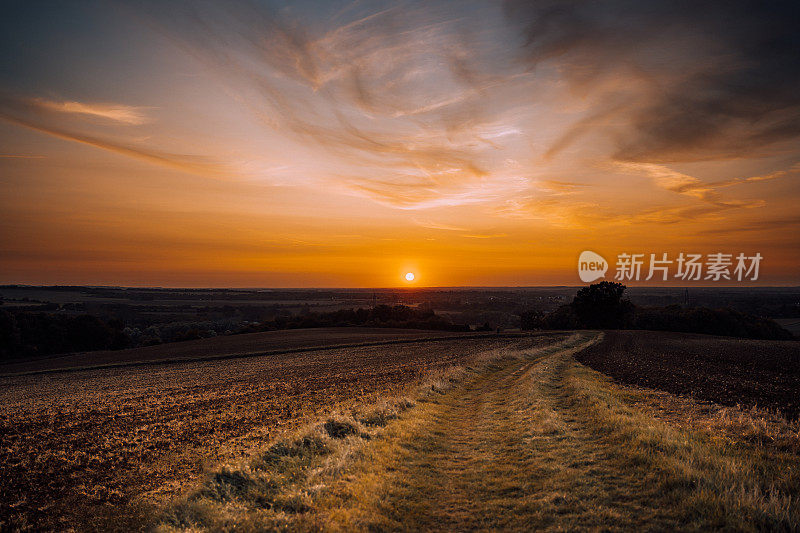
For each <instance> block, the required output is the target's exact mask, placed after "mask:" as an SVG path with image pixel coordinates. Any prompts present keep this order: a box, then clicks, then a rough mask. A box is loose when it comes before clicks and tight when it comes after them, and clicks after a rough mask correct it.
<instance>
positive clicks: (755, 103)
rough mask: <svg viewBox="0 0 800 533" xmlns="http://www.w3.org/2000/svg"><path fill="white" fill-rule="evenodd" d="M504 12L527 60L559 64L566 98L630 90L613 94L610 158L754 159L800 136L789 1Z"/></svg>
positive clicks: (510, 6)
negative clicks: (612, 84) (613, 86)
mask: <svg viewBox="0 0 800 533" xmlns="http://www.w3.org/2000/svg"><path fill="white" fill-rule="evenodd" d="M506 11H507V13H508V15H509V18H510V20H512V21H514V22H515V23H518V24H520V25H521V26H522V28H523V32H524V37H525V44H524V54H525V58H526V60H527V61H529V62H530V64H531V65H533V66H534V67H536V66H540V65H544V64H554V65H556V66H557V68H558V70H559V72H560V73H561V74H562V75H563V76H564V77H565V78H566V79H567V80H568V81H569V82H570V86H571V87H572V89H573V90H578V91H582V92H584V93H585V94H591V93H592V91H593V90H595V89H596V87H597V86H599V85H601V84H603V83H605V82H607V80H608V79H609V78H613V77H619V78H620V79H626V78H629V79H630V82H631V83H629V84H625V83H623V84H621V86H620V87H619V88H618V90H617V91H616V96H619V95H624V97H625V99H626V101H627V105H626V107H625V109H624V110H621V111H619V113H621V114H622V116H623V117H624V123H625V124H626V125H627V128H623V129H622V131H620V132H619V137H618V138H617V140H616V142H617V153H616V158H617V159H620V160H628V161H661V162H667V161H682V160H700V159H714V158H728V157H739V156H747V155H760V154H764V153H767V152H770V151H775V150H778V149H780V148H781V145H782V144H783V143H787V142H791V141H794V140H797V138H798V137H800V90H798V86H800V31H798V28H799V27H800V15H799V14H800V4H799V3H798V2H796V1H772V2H759V1H746V0H725V1H702V0H701V1H691V2H689V1H672V0H656V1H641V0H638V1H637V0H606V1H602V2H596V1H529V0H509V1H508V2H507V3H506ZM610 100H611V101H610V102H608V103H607V104H606V105H607V106H608V107H609V108H611V107H614V106H618V105H619V101H618V100H615V99H614V98H610ZM615 111H617V110H615ZM594 113H595V115H597V114H602V110H597V109H595V110H594ZM619 122H620V120H619V116H617V117H616V118H615V120H614V123H615V124H617V125H618V124H619ZM591 125H592V121H590V123H589V126H591ZM584 126H586V124H582V125H581V128H583V127H584ZM570 135H571V136H572V137H570V138H565V139H562V140H561V141H560V143H561V144H559V145H557V147H556V148H557V149H561V148H563V147H564V144H566V143H568V142H570V141H571V140H573V138H574V136H575V131H573V132H570Z"/></svg>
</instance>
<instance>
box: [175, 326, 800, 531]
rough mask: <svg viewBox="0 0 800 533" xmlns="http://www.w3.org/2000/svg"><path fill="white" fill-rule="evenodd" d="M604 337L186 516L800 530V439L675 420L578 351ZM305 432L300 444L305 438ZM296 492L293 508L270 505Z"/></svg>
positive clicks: (498, 364)
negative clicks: (277, 492) (791, 445)
mask: <svg viewBox="0 0 800 533" xmlns="http://www.w3.org/2000/svg"><path fill="white" fill-rule="evenodd" d="M596 339H597V335H596V334H592V333H582V334H577V335H573V336H572V337H570V338H569V339H567V340H566V341H564V342H561V343H555V344H553V345H551V346H550V347H545V348H544V349H539V350H531V351H528V352H527V353H524V354H516V355H513V356H510V355H508V354H506V356H505V357H500V358H497V359H495V360H493V361H490V362H488V363H485V364H483V365H480V366H479V367H478V366H476V367H475V368H470V369H467V370H466V372H465V375H464V376H462V378H461V379H460V380H458V381H457V382H456V383H455V384H453V385H452V386H450V387H443V388H441V389H437V390H436V391H434V392H431V393H429V394H427V395H426V396H425V397H424V398H423V399H421V400H420V401H418V402H417V405H416V406H415V407H413V408H410V409H408V410H406V411H404V412H402V413H401V414H400V415H399V418H397V419H395V420H393V421H391V422H389V423H387V424H386V425H385V427H381V428H380V429H379V430H378V431H377V432H376V433H374V435H373V436H368V435H367V436H365V435H364V434H363V433H362V434H361V435H360V436H357V435H356V434H355V433H356V432H354V434H352V435H350V436H348V437H346V438H343V439H341V438H340V439H336V438H334V439H329V440H324V439H323V441H324V442H334V441H335V443H334V444H333V448H330V449H331V450H333V451H326V452H325V454H324V456H323V457H321V458H319V460H316V459H308V461H307V462H305V463H303V465H302V469H297V464H298V463H297V461H296V460H295V459H292V461H294V462H291V463H290V462H286V463H285V464H286V465H294V466H290V467H289V470H287V471H286V472H284V474H282V475H284V478H281V479H291V480H293V481H292V482H291V483H290V486H288V485H287V487H286V488H285V490H283V491H282V493H283V496H281V498H283V500H279V499H276V498H275V497H272V496H270V497H271V498H272V499H271V500H270V501H271V502H273V503H271V504H270V505H264V504H263V503H262V504H261V505H260V508H255V507H254V506H253V504H252V502H253V501H255V500H258V498H261V500H262V502H263V499H264V497H263V491H262V492H261V493H258V494H261V496H258V497H256V496H253V494H255V493H253V492H252V491H251V492H247V491H244V493H242V492H241V491H240V493H241V494H245V493H246V494H247V495H246V496H244V497H239V498H238V500H237V498H236V497H234V498H230V499H229V501H228V503H226V504H224V505H223V508H222V511H220V507H219V506H218V507H215V508H214V509H215V510H214V511H209V509H208V508H206V510H205V511H203V513H205V516H213V517H214V520H213V522H208V521H207V520H205V521H204V522H201V523H200V524H198V522H197V521H193V520H186V519H185V518H184V519H181V520H179V522H181V523H183V525H184V527H185V526H190V527H196V526H198V525H201V528H200V529H202V525H205V526H207V527H209V528H210V529H222V530H226V529H237V530H245V531H246V530H260V529H262V528H265V529H273V528H289V529H299V530H333V531H336V530H348V531H349V530H362V531H468V530H495V531H496V530H514V531H526V530H532V529H537V530H538V529H545V530H556V531H560V530H598V529H602V530H634V531H641V530H657V531H664V530H676V529H677V530H708V529H725V530H734V531H735V530H741V531H748V530H752V531H756V530H764V529H770V530H786V531H791V530H800V505H798V492H799V491H798V489H800V460H799V459H798V455H797V453H796V452H797V450H796V449H794V450H787V449H778V448H776V447H770V446H761V445H754V444H753V443H752V442H740V441H737V440H730V439H720V438H718V437H719V435H716V434H712V433H710V432H703V431H698V430H696V429H692V428H688V427H683V426H678V425H674V424H671V423H670V422H669V421H668V420H667V419H665V418H663V417H661V416H660V415H659V412H660V411H659V410H658V409H655V410H654V409H653V401H652V398H650V397H648V396H647V394H648V393H645V392H642V391H636V390H632V389H626V388H622V387H618V386H617V385H614V384H613V383H611V382H610V381H609V380H608V379H606V378H605V377H604V376H602V375H601V374H598V373H596V372H594V371H592V370H590V369H588V368H586V367H584V366H582V365H580V364H579V363H577V362H576V361H575V360H574V359H573V357H572V355H573V354H574V353H575V352H577V351H579V350H581V349H583V348H584V347H585V346H587V345H588V344H590V343H592V342H594V341H595V340H596ZM355 419H357V417H355V418H354V420H355ZM315 438H316V437H315ZM325 439H327V437H325ZM302 442H306V441H302ZM302 442H301V441H295V443H294V444H293V446H295V447H297V446H301V445H302V446H304V448H303V449H308V445H306V444H302ZM314 442H317V441H314ZM320 442H322V441H320ZM314 446H316V447H319V446H320V444H319V443H317V444H314ZM326 446H327V445H326ZM325 449H326V450H328V449H329V448H325ZM290 455H291V454H290ZM295 455H296V456H298V457H300V456H302V457H307V456H306V455H303V454H302V453H300V452H298V453H297V454H295ZM305 460H306V459H304V461H305ZM271 464H272V463H271ZM301 471H302V472H304V473H303V474H302V475H301ZM247 472H250V471H249V470H248V471H247ZM287 472H288V473H287ZM226 475H229V474H226ZM270 479H271V480H272V481H271V483H272V485H270V486H274V484H275V483H274V480H275V479H277V478H275V477H274V476H273V477H271V478H270ZM298 480H299V481H298ZM214 490H215V491H216V492H219V489H218V488H215V489H214ZM225 490H226V491H227V492H226V493H230V492H231V491H230V490H229V489H225ZM248 490H249V489H248ZM256 493H257V491H256ZM287 494H291V495H293V496H292V498H294V499H291V500H290V501H291V502H295V503H294V504H291V505H284V504H276V503H275V502H279V501H286V495H287ZM298 498H299V500H298ZM298 501H302V505H298V504H297V503H296V502H298ZM267 507H268V509H267ZM195 514H196V515H197V514H198V513H195ZM199 514H202V513H199ZM184 516H186V513H184Z"/></svg>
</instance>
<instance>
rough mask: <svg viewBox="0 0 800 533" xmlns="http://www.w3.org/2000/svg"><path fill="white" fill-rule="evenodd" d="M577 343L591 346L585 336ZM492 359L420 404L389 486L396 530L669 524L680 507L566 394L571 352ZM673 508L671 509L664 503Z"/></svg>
mask: <svg viewBox="0 0 800 533" xmlns="http://www.w3.org/2000/svg"><path fill="white" fill-rule="evenodd" d="M576 344H577V345H578V348H577V349H580V347H583V346H584V345H585V339H579V340H578V342H577V343H576ZM575 350H576V348H571V349H566V350H561V351H559V352H558V353H556V354H554V355H548V356H545V357H542V358H541V359H540V360H538V361H536V360H534V361H530V360H520V361H512V362H510V363H509V362H501V363H499V364H497V365H492V366H491V367H490V368H489V369H488V371H487V372H485V373H482V374H479V375H478V376H477V377H476V378H475V379H474V380H471V381H469V382H468V383H466V384H465V385H464V386H463V387H458V388H456V389H455V390H453V391H452V392H451V393H449V394H446V395H443V396H442V397H441V398H440V399H438V400H437V401H436V402H433V403H431V404H430V405H429V406H427V409H426V408H423V410H424V411H426V412H425V413H422V412H421V413H419V415H418V416H420V418H424V419H425V423H424V424H421V425H420V426H418V428H417V429H418V430H417V431H415V432H414V433H413V434H411V435H408V436H407V437H406V438H405V439H404V442H403V444H402V445H401V447H400V448H401V451H400V455H399V456H398V457H397V462H396V464H397V465H398V466H397V470H396V471H395V472H394V473H393V475H391V476H390V477H391V478H392V482H391V483H390V484H389V485H388V486H387V487H385V489H384V490H385V493H384V494H383V497H382V498H381V499H382V500H383V501H382V503H380V504H379V505H378V507H379V508H380V511H381V512H380V513H379V516H382V517H384V519H386V522H384V523H383V524H381V526H383V527H386V528H387V529H395V528H397V529H408V530H449V531H452V530H458V531H464V530H475V529H483V530H487V529H489V530H492V529H503V530H508V529H512V530H525V529H529V528H543V527H557V528H567V529H573V528H575V527H581V526H583V527H597V526H601V525H604V524H605V525H608V526H616V527H630V528H635V527H637V526H642V525H644V524H649V525H650V527H659V525H660V526H661V527H667V525H668V524H675V523H676V521H680V520H681V517H680V514H681V513H676V512H675V511H674V509H673V510H671V511H670V510H669V509H670V507H673V506H669V505H666V506H663V504H664V503H666V502H663V501H658V500H659V494H658V489H659V487H658V485H657V484H656V485H655V486H653V487H648V486H647V485H648V483H649V482H650V481H652V475H650V474H649V472H647V471H645V469H644V468H638V469H634V470H630V469H627V471H625V470H622V469H621V468H620V466H621V465H620V464H619V461H616V460H615V458H614V455H615V454H614V453H613V450H610V449H609V447H608V446H607V445H604V443H602V442H601V440H602V439H600V438H598V436H597V433H596V432H595V431H594V430H593V429H592V427H590V425H589V422H588V421H587V420H585V419H582V418H581V417H579V416H578V414H577V413H575V412H573V410H572V409H571V408H570V406H569V405H568V404H567V402H565V400H566V398H567V391H566V388H567V387H568V385H567V384H566V383H565V380H566V378H567V372H566V371H567V368H568V366H569V361H570V360H571V358H570V355H571V353H573V352H574V351H575ZM665 507H666V510H665Z"/></svg>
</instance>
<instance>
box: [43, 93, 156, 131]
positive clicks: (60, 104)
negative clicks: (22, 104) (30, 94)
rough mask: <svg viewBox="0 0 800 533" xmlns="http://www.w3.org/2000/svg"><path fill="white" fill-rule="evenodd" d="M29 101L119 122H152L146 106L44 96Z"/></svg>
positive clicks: (61, 111)
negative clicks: (50, 98) (58, 99)
mask: <svg viewBox="0 0 800 533" xmlns="http://www.w3.org/2000/svg"><path fill="white" fill-rule="evenodd" d="M31 102H32V103H33V104H34V105H36V106H39V107H41V108H43V109H46V110H49V111H57V112H59V113H70V114H76V115H85V116H90V117H98V118H102V119H107V120H110V121H113V122H118V123H121V124H130V125H135V126H139V125H142V124H147V123H148V122H152V118H151V117H149V116H147V113H146V108H143V107H134V106H128V105H122V104H101V103H85V102H75V101H57V100H48V99H45V98H32V99H31Z"/></svg>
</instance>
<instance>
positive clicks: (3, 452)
mask: <svg viewBox="0 0 800 533" xmlns="http://www.w3.org/2000/svg"><path fill="white" fill-rule="evenodd" d="M342 333H345V332H342ZM350 334H351V335H354V333H352V332H351V333H350ZM357 334H358V333H356V335H357ZM306 335H307V334H306ZM509 342H515V341H513V340H512V341H509V340H508V339H502V338H499V339H498V338H485V339H471V340H469V341H464V340H456V339H454V340H444V341H438V342H412V343H409V344H404V343H398V344H391V345H385V346H376V347H362V348H347V349H331V350H321V351H314V352H305V353H287V354H283V355H271V356H265V357H252V358H245V359H231V360H223V361H204V362H192V363H181V364H170V365H156V366H136V367H123V368H110V369H103V370H89V371H81V372H70V373H50V374H39V375H28V376H16V377H5V378H0V470H1V471H2V472H3V483H2V487H0V530H2V529H3V523H5V524H6V525H8V524H10V523H11V524H15V525H18V526H24V525H25V524H29V525H30V526H32V527H33V528H34V529H64V528H66V527H69V526H76V525H80V526H81V527H84V528H89V529H94V528H96V527H99V526H100V525H101V524H106V523H107V522H106V521H105V518H104V516H103V515H104V513H108V514H111V513H113V514H115V515H119V514H122V515H123V516H122V518H123V519H121V520H117V522H118V523H120V524H122V525H123V526H125V525H126V524H129V523H127V522H125V520H124V518H125V516H126V514H127V516H128V518H129V519H130V520H133V521H134V522H135V521H136V520H137V517H136V513H137V512H138V511H137V509H135V508H130V507H128V504H129V503H130V502H131V501H133V497H134V496H136V495H139V494H142V493H148V492H153V491H155V492H153V497H154V498H156V499H157V498H158V497H159V494H166V493H169V491H170V490H174V489H175V488H176V487H179V486H181V485H183V484H185V483H186V482H187V481H190V480H191V479H193V477H194V476H196V475H197V474H198V473H200V472H201V471H202V470H203V468H204V467H205V466H207V465H208V464H212V463H213V462H216V461H218V460H221V459H225V458H227V457H229V456H230V454H232V453H246V452H247V451H248V450H249V449H250V448H252V447H253V446H258V445H263V442H265V441H266V440H268V439H270V438H272V437H273V436H274V435H275V434H276V433H278V432H280V431H283V430H285V429H287V428H288V427H291V426H293V425H297V424H299V423H301V422H303V421H304V420H306V419H308V417H313V416H315V415H317V414H319V413H322V412H325V411H326V410H327V409H330V408H331V407H332V406H334V405H335V404H337V403H338V402H349V401H359V400H361V401H370V399H374V398H375V397H377V396H380V395H382V394H385V393H387V392H391V391H393V390H395V389H397V388H399V387H402V386H403V385H405V384H407V383H408V382H410V381H412V380H415V379H418V378H419V377H421V376H424V375H425V374H426V373H427V372H429V371H431V370H435V369H437V368H442V367H444V366H447V365H449V364H451V363H452V362H453V361H456V360H458V359H460V358H463V357H467V356H469V355H470V354H473V353H475V352H477V351H481V350H487V349H492V348H493V347H496V346H500V345H503V346H505V345H507V344H508V343H509ZM523 342H524V341H523ZM528 342H530V341H528ZM92 524H94V526H92Z"/></svg>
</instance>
